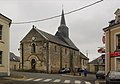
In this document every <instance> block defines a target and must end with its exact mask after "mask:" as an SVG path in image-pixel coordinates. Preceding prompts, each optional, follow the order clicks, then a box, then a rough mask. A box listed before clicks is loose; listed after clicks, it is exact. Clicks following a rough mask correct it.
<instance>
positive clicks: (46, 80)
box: [43, 79, 52, 82]
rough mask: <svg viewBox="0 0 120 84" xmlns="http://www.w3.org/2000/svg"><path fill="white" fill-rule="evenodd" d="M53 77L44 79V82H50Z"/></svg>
mask: <svg viewBox="0 0 120 84" xmlns="http://www.w3.org/2000/svg"><path fill="white" fill-rule="evenodd" d="M51 80H52V79H45V80H43V82H48V81H51Z"/></svg>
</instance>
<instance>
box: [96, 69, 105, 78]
mask: <svg viewBox="0 0 120 84" xmlns="http://www.w3.org/2000/svg"><path fill="white" fill-rule="evenodd" d="M96 78H97V79H98V78H102V79H105V71H98V72H97V73H96Z"/></svg>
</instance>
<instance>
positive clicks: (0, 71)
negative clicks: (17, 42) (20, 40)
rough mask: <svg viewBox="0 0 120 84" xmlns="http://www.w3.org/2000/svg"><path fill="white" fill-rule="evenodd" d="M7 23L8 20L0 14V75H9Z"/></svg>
mask: <svg viewBox="0 0 120 84" xmlns="http://www.w3.org/2000/svg"><path fill="white" fill-rule="evenodd" d="M9 23H10V21H9V20H7V19H6V18H4V17H3V16H1V15H0V24H1V25H3V28H2V40H0V51H2V64H0V76H9V75H10V71H9V34H10V33H9V32H10V31H9V30H10V29H9Z"/></svg>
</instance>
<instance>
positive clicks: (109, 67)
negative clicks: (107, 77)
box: [105, 25, 120, 72]
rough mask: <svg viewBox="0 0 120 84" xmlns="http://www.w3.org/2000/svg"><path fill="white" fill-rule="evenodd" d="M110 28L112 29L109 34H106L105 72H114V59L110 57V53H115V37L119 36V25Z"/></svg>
mask: <svg viewBox="0 0 120 84" xmlns="http://www.w3.org/2000/svg"><path fill="white" fill-rule="evenodd" d="M111 28H112V29H110V32H109V31H107V32H106V62H105V63H106V67H105V70H106V72H108V71H109V70H116V67H114V65H115V59H116V57H110V53H111V52H114V51H116V46H117V45H116V44H117V39H116V35H117V34H120V25H117V26H113V27H111ZM109 38H110V40H109ZM109 42H110V45H109Z"/></svg>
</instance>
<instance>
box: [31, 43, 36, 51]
mask: <svg viewBox="0 0 120 84" xmlns="http://www.w3.org/2000/svg"><path fill="white" fill-rule="evenodd" d="M35 51H36V47H35V44H34V43H33V44H32V53H35Z"/></svg>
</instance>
